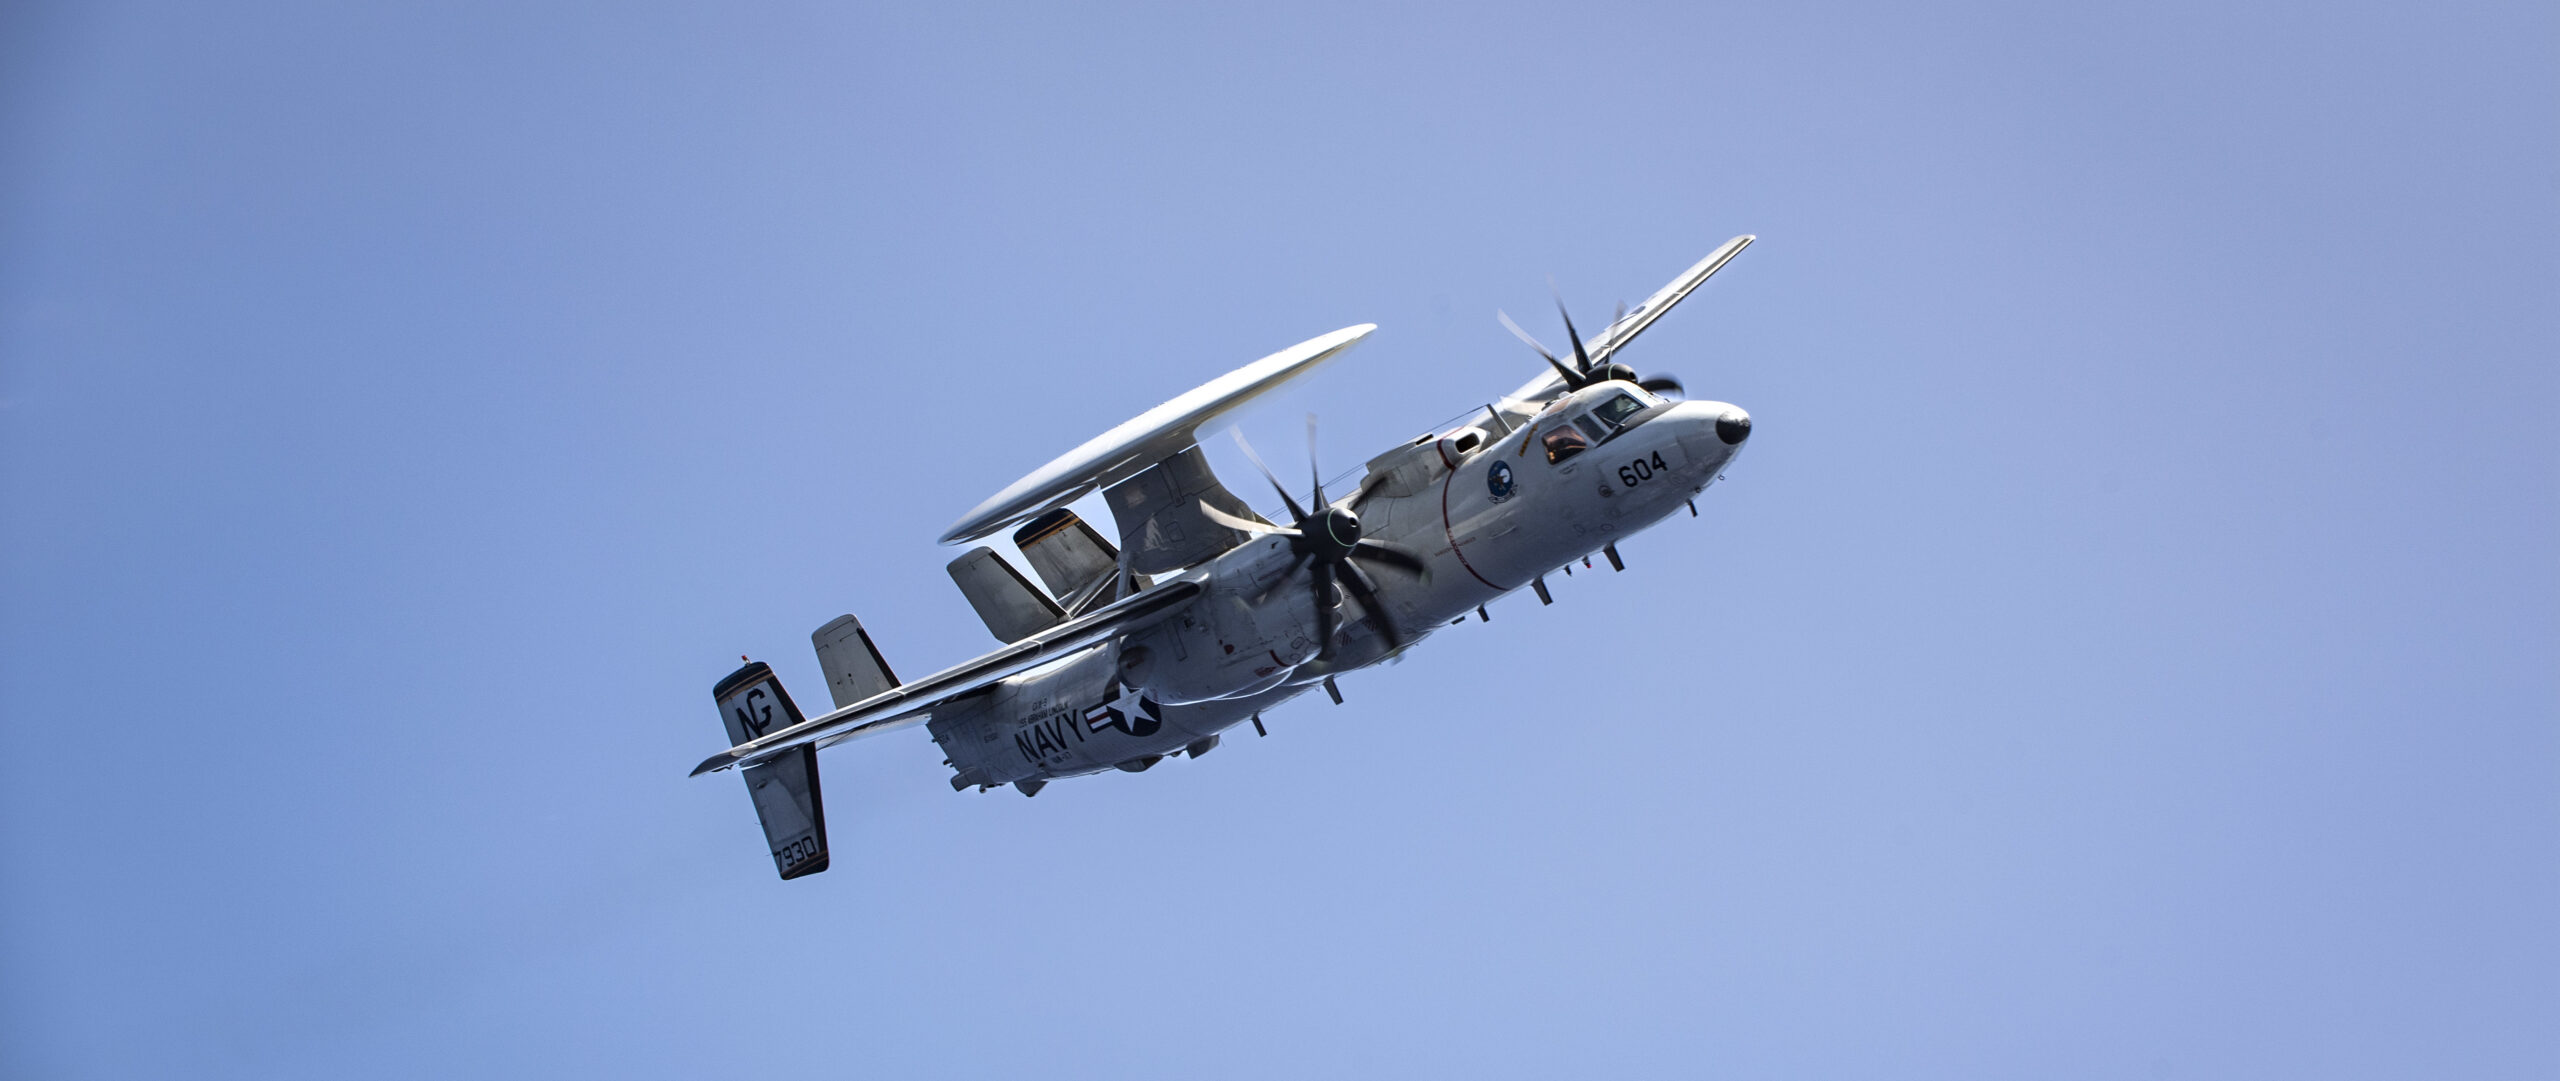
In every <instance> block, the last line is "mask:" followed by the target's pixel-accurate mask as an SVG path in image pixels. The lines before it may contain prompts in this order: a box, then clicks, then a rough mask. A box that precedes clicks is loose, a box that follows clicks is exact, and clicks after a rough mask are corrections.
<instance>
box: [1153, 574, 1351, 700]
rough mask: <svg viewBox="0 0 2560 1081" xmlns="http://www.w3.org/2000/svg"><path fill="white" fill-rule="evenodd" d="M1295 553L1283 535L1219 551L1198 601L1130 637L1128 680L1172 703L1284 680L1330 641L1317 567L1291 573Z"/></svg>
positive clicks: (1248, 691) (1236, 693) (1255, 689)
mask: <svg viewBox="0 0 2560 1081" xmlns="http://www.w3.org/2000/svg"><path fill="white" fill-rule="evenodd" d="M1295 559H1296V557H1295V556H1294V555H1293V554H1292V553H1291V551H1290V549H1289V538H1288V537H1285V536H1278V535H1266V536H1261V537H1256V538H1254V539H1253V540H1251V541H1248V542H1246V543H1245V544H1243V545H1240V546H1238V547H1236V548H1234V549H1233V550H1230V551H1228V552H1227V553H1226V554H1224V555H1221V556H1219V557H1218V558H1217V559H1216V560H1214V561H1212V562H1211V564H1210V567H1209V581H1208V587H1209V588H1208V591H1207V592H1206V593H1204V594H1202V595H1201V597H1200V599H1199V600H1198V601H1195V602H1193V603H1192V604H1191V606H1190V608H1188V609H1187V610H1185V611H1184V612H1183V613H1182V614H1181V615H1178V616H1175V617H1173V618H1172V619H1169V620H1166V621H1165V622H1163V623H1159V624H1157V625H1155V626H1154V627H1151V628H1148V629H1147V630H1145V631H1143V632H1140V633H1138V634H1133V635H1130V636H1129V637H1128V638H1126V639H1124V640H1123V642H1122V644H1121V649H1120V679H1121V681H1122V682H1124V683H1127V684H1129V685H1130V686H1133V687H1142V688H1145V689H1146V690H1147V691H1149V692H1151V693H1152V694H1153V695H1154V697H1155V698H1156V700H1157V701H1159V702H1164V703H1167V704H1170V705H1182V704H1187V703H1192V702H1207V701H1212V700H1215V699H1220V698H1239V697H1243V696H1246V695H1253V694H1260V693H1262V692H1263V691H1267V690H1270V689H1271V688H1273V687H1276V686H1279V685H1280V683H1281V682H1282V681H1283V680H1286V679H1288V678H1289V673H1290V671H1291V670H1292V669H1295V668H1296V667H1297V666H1299V665H1301V664H1305V663H1306V662H1307V661H1308V660H1309V659H1311V658H1313V657H1314V656H1315V655H1316V650H1317V649H1318V648H1320V647H1321V646H1322V645H1323V643H1321V642H1318V641H1316V640H1315V595H1314V590H1313V588H1312V587H1311V586H1309V585H1308V584H1307V583H1308V581H1309V580H1310V577H1311V572H1310V571H1309V570H1308V569H1307V568H1305V567H1301V568H1299V569H1298V570H1297V571H1296V572H1295V573H1294V574H1292V573H1290V571H1289V565H1290V563H1291V562H1293V561H1294V560H1295ZM1284 578H1285V579H1286V580H1284ZM1257 599H1258V601H1257Z"/></svg>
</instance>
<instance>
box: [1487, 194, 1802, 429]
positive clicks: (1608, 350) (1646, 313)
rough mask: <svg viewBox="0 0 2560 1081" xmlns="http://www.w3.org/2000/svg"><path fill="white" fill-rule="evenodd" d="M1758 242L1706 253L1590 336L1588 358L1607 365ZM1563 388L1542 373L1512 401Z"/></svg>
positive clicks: (1742, 241)
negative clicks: (1674, 307) (1709, 279)
mask: <svg viewBox="0 0 2560 1081" xmlns="http://www.w3.org/2000/svg"><path fill="white" fill-rule="evenodd" d="M1758 239H1760V238H1759V237H1756V236H1753V235H1751V234H1749V233H1745V234H1743V235H1741V236H1738V237H1735V238H1733V239H1731V240H1728V241H1725V242H1724V245H1723V246H1722V247H1719V248H1717V249H1716V250H1714V251H1712V252H1708V253H1707V257H1706V258H1704V259H1700V260H1698V262H1697V265H1695V266H1692V267H1690V268H1689V269H1687V270H1684V271H1681V272H1680V276H1679V277H1677V278H1673V279H1671V284H1669V285H1665V286H1663V287H1662V288H1660V289H1657V290H1654V293H1653V295H1652V296H1649V297H1646V298H1644V303H1642V304H1638V305H1636V306H1635V307H1633V308H1630V309H1628V310H1627V314H1625V315H1622V316H1619V317H1618V318H1617V321H1615V322H1612V323H1610V324H1609V325H1608V326H1607V327H1606V328H1604V329H1602V330H1601V331H1600V332H1599V333H1597V334H1594V335H1592V336H1591V339H1590V341H1588V342H1585V343H1584V349H1585V351H1586V352H1588V353H1589V354H1590V355H1591V363H1593V364H1595V365H1597V364H1604V363H1607V362H1608V361H1609V360H1610V358H1611V356H1612V355H1613V354H1615V353H1616V352H1617V351H1618V350H1619V349H1620V348H1621V347H1624V346H1625V345H1626V344H1627V343H1628V342H1631V341H1634V340H1635V337H1636V335H1638V334H1642V333H1644V328H1646V327H1649V326H1652V325H1653V321H1654V320H1656V319H1660V318H1662V316H1663V313H1665V312H1668V311H1670V310H1671V306H1672V305H1674V304H1678V303H1680V302H1681V301H1682V300H1684V299H1687V297H1688V296H1689V294H1690V293H1693V292H1696V291H1697V289H1698V287H1699V286H1701V285H1705V284H1706V283H1707V279H1708V278H1712V277H1714V276H1715V273H1716V271H1719V270H1722V269H1724V265H1725V264H1726V263H1730V262H1732V261H1733V257H1734V256H1737V255H1740V254H1742V249H1744V248H1748V247H1750V246H1751V242H1752V241H1754V240H1758ZM1563 385H1564V382H1563V381H1562V380H1560V379H1557V378H1556V374H1555V373H1554V372H1543V373H1540V374H1539V376H1538V377H1537V378H1536V379H1532V380H1530V381H1529V382H1528V383H1527V384H1526V385H1524V386H1522V387H1521V388H1520V389H1519V390H1516V391H1513V392H1512V394H1511V399H1512V400H1513V401H1523V402H1525V401H1535V400H1537V399H1540V398H1550V397H1554V396H1555V392H1556V391H1557V389H1559V388H1561V387H1562V386H1563Z"/></svg>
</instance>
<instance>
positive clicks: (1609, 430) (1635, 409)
mask: <svg viewBox="0 0 2560 1081" xmlns="http://www.w3.org/2000/svg"><path fill="white" fill-rule="evenodd" d="M1660 403H1661V399H1659V398H1656V397H1654V396H1653V394H1652V392H1650V391H1647V390H1645V389H1643V388H1641V387H1635V386H1631V385H1629V384H1626V383H1619V382H1610V383H1604V384H1601V385H1600V386H1597V387H1593V388H1591V389H1590V390H1588V391H1585V392H1583V393H1580V394H1576V395H1574V396H1572V397H1569V398H1566V399H1563V400H1562V401H1560V402H1558V403H1557V404H1558V405H1560V406H1562V408H1559V409H1551V410H1549V413H1548V418H1549V419H1546V420H1542V421H1540V422H1539V425H1540V427H1541V428H1542V429H1544V430H1543V433H1542V434H1541V435H1539V437H1538V439H1539V442H1540V443H1541V445H1543V446H1545V447H1546V449H1547V461H1548V463H1549V464H1554V463H1558V462H1562V461H1564V460H1565V459H1568V458H1571V457H1573V456H1574V455H1577V454H1580V453H1582V452H1583V451H1586V450H1589V449H1591V448H1593V447H1596V446H1599V445H1600V444H1602V443H1606V442H1608V441H1609V440H1611V439H1615V438H1617V435H1618V433H1619V432H1622V431H1625V430H1626V429H1628V428H1631V427H1634V426H1635V425H1637V424H1640V423H1642V420H1641V419H1640V417H1639V415H1640V414H1642V413H1643V412H1644V411H1645V410H1646V408H1648V407H1650V406H1653V405H1658V404H1660Z"/></svg>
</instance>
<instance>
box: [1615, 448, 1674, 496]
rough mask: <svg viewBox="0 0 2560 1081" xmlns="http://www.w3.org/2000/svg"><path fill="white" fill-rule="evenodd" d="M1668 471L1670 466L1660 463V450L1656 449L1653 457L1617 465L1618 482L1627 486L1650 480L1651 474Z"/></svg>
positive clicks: (1630, 486) (1631, 486)
mask: <svg viewBox="0 0 2560 1081" xmlns="http://www.w3.org/2000/svg"><path fill="white" fill-rule="evenodd" d="M1668 472H1671V467H1670V466H1667V465H1664V464H1662V452H1661V451H1658V450H1657V451H1655V452H1653V457H1651V458H1638V459H1636V460H1635V461H1632V462H1628V463H1627V464H1625V465H1622V466H1619V467H1618V483H1620V484H1623V485H1626V486H1627V487H1629V488H1633V487H1635V486H1636V485H1639V484H1642V483H1644V482H1646V481H1649V480H1652V479H1653V475H1654V474H1656V473H1668Z"/></svg>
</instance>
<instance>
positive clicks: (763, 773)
mask: <svg viewBox="0 0 2560 1081" xmlns="http://www.w3.org/2000/svg"><path fill="white" fill-rule="evenodd" d="M711 698H712V701H714V702H715V703H717V704H718V705H719V708H720V723H721V724H722V725H724V726H726V727H727V728H728V730H729V745H730V746H732V747H735V746H737V745H738V744H741V743H745V742H747V741H748V740H751V739H755V738H757V737H759V736H762V735H765V734H766V733H769V732H777V731H780V730H782V729H785V728H788V727H791V726H792V725H796V724H799V723H800V721H801V720H802V718H801V716H800V707H799V706H796V705H794V704H792V701H791V695H790V694H789V693H788V692H786V691H784V690H783V689H782V681H781V680H780V679H778V678H775V676H774V674H773V668H772V667H771V666H769V665H767V664H765V663H764V662H763V661H749V662H747V665H746V666H745V667H743V668H740V669H738V670H737V671H735V672H731V673H729V676H728V678H726V679H723V680H721V681H720V682H719V683H718V684H717V685H716V686H714V687H712V688H711ZM739 773H740V775H741V776H743V777H744V778H745V779H746V782H747V797H748V798H749V799H751V800H753V801H754V802H755V805H756V819H757V821H759V822H761V823H763V825H764V839H765V847H766V848H768V849H770V850H771V851H772V853H773V869H774V870H775V871H776V872H777V873H779V874H781V875H782V877H783V878H785V879H793V878H798V877H800V876H802V875H814V874H816V873H818V872H820V871H823V870H826V869H827V811H826V806H825V804H824V802H823V801H822V800H821V799H820V797H819V792H818V748H817V747H816V746H815V745H807V746H803V747H801V748H800V749H799V750H798V752H797V753H791V754H783V755H780V756H777V757H775V758H773V759H771V760H769V761H765V762H759V763H757V764H755V765H752V766H748V767H746V768H745V769H743V770H740V771H739Z"/></svg>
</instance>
